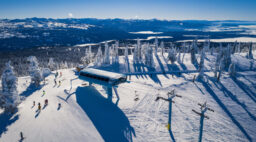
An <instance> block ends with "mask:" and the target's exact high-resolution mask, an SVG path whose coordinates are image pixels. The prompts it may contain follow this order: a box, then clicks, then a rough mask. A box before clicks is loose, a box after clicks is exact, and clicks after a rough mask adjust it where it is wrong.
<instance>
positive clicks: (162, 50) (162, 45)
mask: <svg viewBox="0 0 256 142" xmlns="http://www.w3.org/2000/svg"><path fill="white" fill-rule="evenodd" d="M160 47H161V55H162V56H163V55H164V42H163V41H161V44H160Z"/></svg>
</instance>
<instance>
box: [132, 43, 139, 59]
mask: <svg viewBox="0 0 256 142" xmlns="http://www.w3.org/2000/svg"><path fill="white" fill-rule="evenodd" d="M138 56H139V55H138V46H135V47H134V51H133V63H138V62H139V59H138Z"/></svg>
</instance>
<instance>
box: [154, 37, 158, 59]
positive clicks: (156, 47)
mask: <svg viewBox="0 0 256 142" xmlns="http://www.w3.org/2000/svg"><path fill="white" fill-rule="evenodd" d="M154 49H155V50H154V53H155V55H157V50H158V38H157V36H156V38H155V48H154Z"/></svg>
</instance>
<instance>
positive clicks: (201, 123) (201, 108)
mask: <svg viewBox="0 0 256 142" xmlns="http://www.w3.org/2000/svg"><path fill="white" fill-rule="evenodd" d="M198 105H199V106H200V110H201V113H200V112H197V111H196V110H194V109H192V111H193V112H194V113H196V114H197V115H200V132H199V138H198V142H202V137H203V126H204V124H203V123H204V118H206V119H210V118H209V117H208V116H206V115H205V113H206V111H207V110H209V111H212V112H214V110H213V109H211V108H209V107H208V106H207V105H206V102H205V103H204V104H200V103H198Z"/></svg>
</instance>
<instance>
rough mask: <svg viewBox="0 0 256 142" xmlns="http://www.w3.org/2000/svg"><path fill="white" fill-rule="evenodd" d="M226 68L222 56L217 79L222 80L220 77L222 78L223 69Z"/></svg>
mask: <svg viewBox="0 0 256 142" xmlns="http://www.w3.org/2000/svg"><path fill="white" fill-rule="evenodd" d="M224 68H225V63H224V59H223V58H221V60H220V64H219V70H218V76H217V81H220V78H221V75H222V71H223V69H224Z"/></svg>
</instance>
